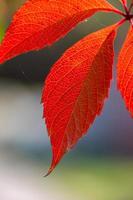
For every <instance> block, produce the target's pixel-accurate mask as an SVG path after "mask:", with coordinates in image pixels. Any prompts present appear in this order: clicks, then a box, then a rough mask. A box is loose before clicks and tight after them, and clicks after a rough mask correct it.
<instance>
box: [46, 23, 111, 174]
mask: <svg viewBox="0 0 133 200" xmlns="http://www.w3.org/2000/svg"><path fill="white" fill-rule="evenodd" d="M114 38H115V26H111V27H107V28H105V29H103V30H100V31H98V32H95V33H93V34H91V35H89V36H87V37H85V38H84V39H82V40H81V41H79V42H78V43H77V44H75V45H74V46H73V47H71V48H70V49H69V50H67V51H66V53H65V54H64V55H63V56H62V57H61V58H60V59H59V60H58V61H57V62H56V63H55V65H54V66H53V68H52V70H51V72H50V74H49V75H48V77H47V79H46V82H45V87H44V90H43V95H42V103H43V104H44V117H45V120H46V125H47V129H48V132H49V137H50V140H51V145H52V153H53V160H52V164H51V167H50V169H49V172H48V174H49V173H50V172H51V171H52V170H53V169H54V168H55V166H56V165H57V164H58V162H59V161H60V159H61V158H62V157H63V155H64V154H65V153H66V152H68V151H69V149H71V148H72V147H73V146H74V145H75V144H76V143H77V141H78V140H79V139H80V138H81V137H82V136H83V135H84V134H86V132H87V130H88V128H89V127H90V125H91V124H92V123H93V121H94V119H95V117H96V115H99V114H100V112H101V109H102V107H103V104H104V100H105V98H106V97H107V96H108V89H109V86H110V80H111V78H112V65H113V57H114V53H113V42H114Z"/></svg>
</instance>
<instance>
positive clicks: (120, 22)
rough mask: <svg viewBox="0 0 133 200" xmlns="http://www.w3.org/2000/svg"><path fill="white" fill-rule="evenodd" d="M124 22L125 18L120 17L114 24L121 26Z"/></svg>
mask: <svg viewBox="0 0 133 200" xmlns="http://www.w3.org/2000/svg"><path fill="white" fill-rule="evenodd" d="M124 22H126V19H125V18H124V19H121V20H120V21H119V22H118V23H117V24H116V26H118V27H119V26H121V25H122V24H124Z"/></svg>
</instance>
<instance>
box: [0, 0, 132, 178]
mask: <svg viewBox="0 0 133 200" xmlns="http://www.w3.org/2000/svg"><path fill="white" fill-rule="evenodd" d="M119 1H120V2H121V3H122V5H123V7H124V10H125V12H122V11H120V10H118V9H117V8H115V7H114V6H112V5H111V4H110V3H108V2H107V0H82V1H81V0H28V1H26V3H25V4H24V5H23V6H22V7H21V8H20V9H19V10H18V11H17V12H16V14H15V15H14V17H13V20H12V22H11V24H10V25H9V27H8V29H7V31H6V34H5V37H4V39H3V41H2V43H1V45H0V64H2V63H4V62H6V61H7V60H9V59H11V58H13V57H15V56H17V55H20V54H22V53H26V52H28V51H32V50H39V49H42V48H44V47H46V46H49V45H52V44H53V43H54V42H56V41H57V40H59V39H61V38H62V37H64V36H65V35H66V34H67V33H68V32H69V31H71V30H72V28H74V27H75V26H76V25H77V24H78V23H80V22H81V21H83V20H85V19H88V18H89V17H90V16H92V15H93V14H95V13H96V12H98V11H103V12H106V14H107V13H108V12H114V13H115V14H118V15H121V16H122V19H121V21H119V22H118V23H116V24H114V25H112V26H109V27H106V28H104V29H102V30H99V31H97V32H94V33H92V34H90V35H88V36H86V37H85V38H83V39H81V40H80V41H79V42H77V43H76V44H75V45H73V46H72V47H71V48H69V49H68V50H67V51H66V52H65V53H64V55H63V56H62V57H61V58H60V59H59V60H58V61H57V62H56V63H55V64H54V66H53V67H52V69H51V71H50V73H49V75H48V77H47V79H46V81H45V86H44V89H43V92H42V104H43V107H44V114H43V116H44V119H45V122H46V126H47V129H48V133H49V137H50V140H51V146H52V153H53V159H52V163H51V167H50V169H49V171H48V173H47V175H48V174H50V173H51V172H52V171H53V169H54V168H55V166H56V165H57V164H58V163H59V161H60V160H61V158H62V157H63V155H64V154H65V153H66V152H68V151H69V150H70V149H71V148H72V147H73V146H74V145H75V144H76V143H77V142H78V140H79V139H80V138H81V137H82V136H83V135H85V134H86V132H87V130H88V129H89V127H90V126H91V124H92V123H93V122H94V120H95V118H96V116H97V115H99V114H100V113H101V110H102V108H103V105H104V101H105V99H106V98H107V97H108V93H109V88H110V81H111V79H112V66H113V59H114V47H113V46H114V40H115V37H116V34H117V30H118V28H119V27H120V25H122V24H123V23H124V22H126V21H129V23H130V30H129V32H128V34H127V38H126V40H125V42H124V45H123V47H122V50H121V52H120V54H119V58H118V88H119V90H120V92H121V94H122V97H123V99H124V101H125V104H126V107H127V109H128V110H129V112H130V113H131V115H132V116H133V12H132V10H133V9H132V8H133V1H130V6H129V7H128V4H127V3H128V2H127V1H126V0H119Z"/></svg>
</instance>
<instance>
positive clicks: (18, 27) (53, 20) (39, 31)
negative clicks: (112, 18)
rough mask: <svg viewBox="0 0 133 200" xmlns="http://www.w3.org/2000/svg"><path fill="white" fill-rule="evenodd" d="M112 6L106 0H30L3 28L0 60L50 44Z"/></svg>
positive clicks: (110, 9)
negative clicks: (4, 30)
mask: <svg viewBox="0 0 133 200" xmlns="http://www.w3.org/2000/svg"><path fill="white" fill-rule="evenodd" d="M113 9H115V8H113V7H112V6H111V5H110V4H109V3H107V1H106V0H100V1H99V0H82V1H81V0H72V1H71V0H29V1H27V2H26V3H25V4H24V5H23V6H22V7H21V8H20V9H19V10H18V12H17V13H16V14H15V16H14V17H13V21H12V23H11V25H10V26H9V28H8V30H7V32H6V35H5V38H4V40H3V42H2V44H1V46H0V63H3V62H5V61H7V60H8V59H11V58H13V57H15V56H17V55H19V54H22V53H25V52H28V51H31V50H38V49H41V48H43V47H45V46H48V45H51V44H52V43H54V42H55V41H56V40H58V39H60V38H61V37H63V36H64V35H65V34H66V33H68V32H69V31H70V30H71V29H72V28H73V27H74V26H76V25H77V24H78V23H79V22H81V21H83V20H84V19H86V18H88V17H90V16H91V15H93V14H94V13H95V12H97V11H99V10H106V11H112V10H113ZM115 10H116V9H115Z"/></svg>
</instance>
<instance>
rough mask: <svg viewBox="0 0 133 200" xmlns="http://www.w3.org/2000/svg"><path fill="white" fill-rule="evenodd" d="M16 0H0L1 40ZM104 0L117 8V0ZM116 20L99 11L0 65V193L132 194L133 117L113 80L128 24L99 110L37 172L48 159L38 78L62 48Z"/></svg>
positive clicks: (57, 199) (33, 199)
mask: <svg viewBox="0 0 133 200" xmlns="http://www.w3.org/2000/svg"><path fill="white" fill-rule="evenodd" d="M23 2H24V1H23V0H19V1H18V0H0V40H2V37H3V35H4V32H5V30H6V28H7V26H8V24H9V23H10V21H11V17H12V15H13V13H14V12H15V10H16V9H17V8H18V7H19V6H20V5H21V4H22V3H23ZM110 2H112V4H113V5H115V6H117V7H118V8H121V9H122V7H121V4H120V1H118V0H112V1H111V0H110ZM130 2H131V1H128V3H130ZM119 19H120V18H119V16H117V15H115V14H106V13H98V14H96V15H95V16H93V17H91V19H89V21H85V22H84V23H81V24H80V25H78V26H77V27H76V28H75V29H74V30H73V31H71V32H70V33H69V34H68V35H67V36H66V37H65V38H63V39H61V40H60V41H59V42H57V43H55V44H54V45H53V46H52V47H48V48H45V49H43V50H40V51H38V52H30V53H27V54H25V55H21V56H18V57H17V58H14V59H12V60H10V61H8V62H7V63H5V64H3V65H1V66H0V200H47V199H49V200H68V199H69V200H81V199H84V200H125V199H126V200H133V120H132V119H131V117H130V114H129V113H128V111H127V110H126V108H125V105H124V103H123V100H122V98H121V96H120V94H119V92H118V90H117V87H116V63H117V58H118V52H119V50H120V48H121V46H122V43H123V41H124V38H125V36H126V32H127V30H128V28H129V24H128V23H127V24H125V25H123V26H122V27H121V28H120V29H119V35H118V37H117V38H116V41H115V53H116V56H115V62H114V72H113V73H114V77H113V80H112V84H111V89H110V95H109V96H110V98H109V99H108V100H107V101H106V103H105V106H104V109H103V112H102V114H101V116H100V117H98V118H97V119H96V120H95V123H94V124H93V126H92V127H91V129H90V130H89V134H88V135H87V136H85V137H84V138H83V139H82V140H81V141H80V142H79V143H78V144H77V145H76V146H75V148H74V149H73V150H72V151H71V152H69V154H67V155H66V156H65V157H64V159H63V160H62V162H61V163H60V164H59V166H58V167H57V168H56V170H55V171H54V172H53V174H51V175H50V176H49V177H47V178H43V175H44V174H45V173H46V172H47V169H48V166H49V164H50V160H51V148H50V142H49V139H48V136H47V130H46V128H45V124H44V121H43V119H42V106H41V104H40V99H41V91H42V88H43V84H44V80H45V78H46V76H47V74H48V72H49V70H50V68H51V66H52V65H53V63H54V62H55V61H56V60H57V59H58V58H59V57H60V56H61V55H62V54H63V53H64V51H65V50H66V49H67V48H69V47H70V46H71V45H72V44H74V43H75V42H76V41H78V40H79V39H81V38H83V37H84V36H86V35H87V34H88V33H91V32H93V31H96V30H98V29H99V28H104V27H105V26H107V25H110V24H113V23H115V22H116V21H118V20H119Z"/></svg>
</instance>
